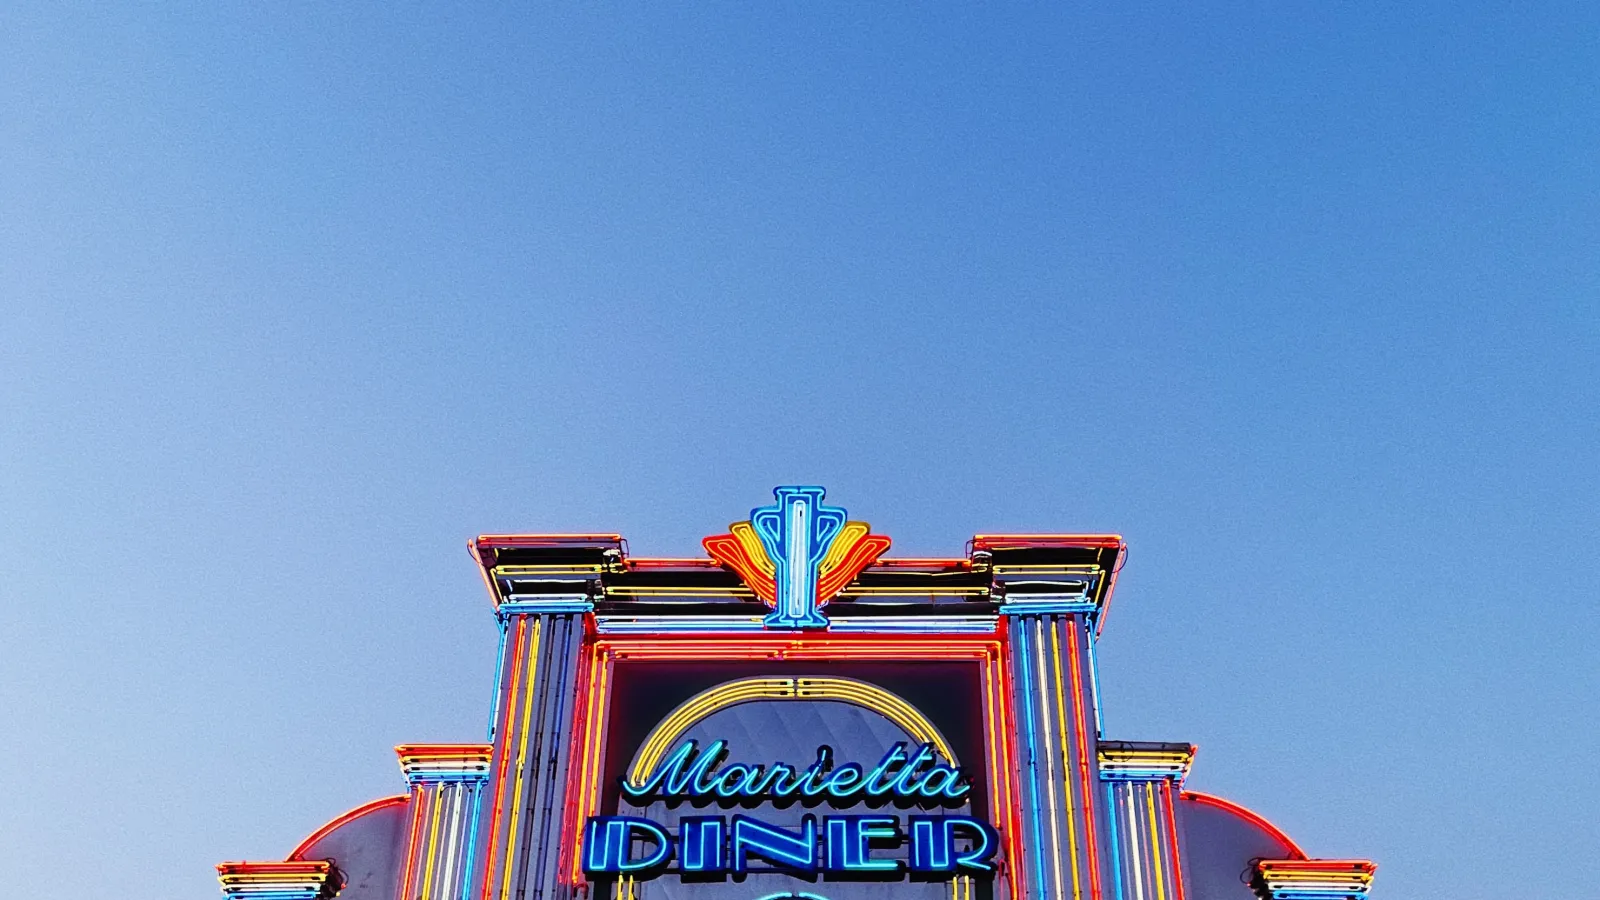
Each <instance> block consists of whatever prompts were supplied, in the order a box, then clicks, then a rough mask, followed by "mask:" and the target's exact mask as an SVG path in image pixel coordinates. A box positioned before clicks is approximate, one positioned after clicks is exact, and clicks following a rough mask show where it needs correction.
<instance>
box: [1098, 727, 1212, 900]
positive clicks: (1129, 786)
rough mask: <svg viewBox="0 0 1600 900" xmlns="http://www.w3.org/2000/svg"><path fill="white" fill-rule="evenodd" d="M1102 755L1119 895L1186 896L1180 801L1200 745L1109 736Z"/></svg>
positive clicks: (1175, 899)
mask: <svg viewBox="0 0 1600 900" xmlns="http://www.w3.org/2000/svg"><path fill="white" fill-rule="evenodd" d="M1097 757H1098V758H1097V762H1098V765H1099V769H1100V780H1101V782H1102V783H1104V785H1105V796H1106V805H1107V807H1108V808H1109V809H1108V815H1107V819H1108V823H1109V825H1110V828H1111V831H1112V879H1113V882H1114V884H1115V885H1116V893H1115V895H1114V896H1115V898H1116V900H1186V897H1187V894H1186V892H1185V890H1184V883H1183V858H1182V854H1181V847H1180V846H1179V843H1178V825H1177V820H1176V812H1175V809H1174V801H1175V800H1176V798H1177V794H1178V790H1179V788H1180V787H1181V786H1182V784H1183V779H1184V777H1185V776H1187V775H1188V773H1189V766H1190V764H1191V763H1192V762H1193V761H1194V746H1193V745H1192V744H1173V743H1132V742H1126V741H1105V742H1102V743H1101V744H1100V748H1099V751H1098V754H1097Z"/></svg>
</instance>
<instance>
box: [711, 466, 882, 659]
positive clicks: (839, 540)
mask: <svg viewBox="0 0 1600 900" xmlns="http://www.w3.org/2000/svg"><path fill="white" fill-rule="evenodd" d="M825 493H826V492H825V491H823V489H822V488H820V487H805V486H798V485H791V486H787V487H779V488H774V489H773V491H772V495H773V497H774V498H776V500H777V502H776V503H774V504H773V505H771V506H760V507H757V508H755V509H752V510H750V519H749V521H746V522H734V523H733V524H732V525H729V526H728V532H729V533H728V534H717V535H712V536H711V537H708V538H706V539H705V540H703V541H701V542H700V543H701V545H702V546H704V547H705V548H706V552H707V553H709V554H711V558H712V559H714V560H716V561H717V562H719V563H721V564H722V565H725V566H727V567H728V568H730V569H732V570H734V571H735V572H737V573H738V574H739V577H740V578H741V579H743V580H744V583H745V585H746V586H747V587H749V588H750V590H751V591H753V592H754V593H755V595H756V596H757V597H760V598H761V600H762V602H764V603H766V604H767V605H768V606H770V607H772V608H773V609H772V612H771V613H770V614H768V615H767V617H766V618H765V619H763V620H762V624H763V625H765V626H766V627H768V628H826V627H828V620H827V619H826V618H824V617H823V615H822V612H821V610H822V607H823V606H825V605H826V604H827V602H828V601H829V600H831V599H832V598H833V596H834V595H835V594H837V593H839V592H840V591H842V590H844V588H845V585H848V584H849V583H850V582H851V581H854V580H855V577H856V576H857V575H860V574H861V572H862V570H863V569H865V568H866V567H867V566H870V565H872V564H873V563H874V562H876V561H877V559H878V557H879V556H882V555H883V552H884V551H885V550H888V549H889V539H888V538H887V537H884V536H883V535H881V534H871V533H870V532H871V531H872V526H871V525H868V524H867V523H866V522H852V521H850V520H849V514H848V513H846V512H845V510H844V509H843V507H838V506H825V505H823V502H822V498H823V495H824V494H825Z"/></svg>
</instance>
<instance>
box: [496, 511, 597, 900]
mask: <svg viewBox="0 0 1600 900" xmlns="http://www.w3.org/2000/svg"><path fill="white" fill-rule="evenodd" d="M621 547H622V544H621V539H620V538H617V537H616V536H615V535H558V536H523V537H516V538H508V537H481V538H479V539H478V540H477V541H476V542H474V545H473V548H472V549H473V553H474V555H475V556H476V557H477V559H478V560H479V563H480V564H481V565H482V566H483V572H484V576H485V580H486V581H487V583H488V585H489V587H490V592H491V596H492V597H493V598H494V600H495V614H496V617H497V619H498V621H499V625H500V630H501V640H500V658H499V664H498V669H497V673H496V679H495V694H494V703H493V707H492V710H491V714H490V723H489V738H490V741H491V742H492V743H491V746H492V756H491V761H490V763H491V768H490V771H489V774H488V779H489V792H488V793H489V800H488V801H487V802H486V803H485V804H484V808H483V810H482V811H481V813H480V817H479V822H480V824H481V826H482V832H483V836H484V837H483V844H484V849H483V855H482V859H481V863H480V869H481V871H482V872H483V876H484V877H483V883H482V886H481V888H480V889H479V890H478V892H477V893H476V898H477V900H563V898H567V897H570V896H571V895H572V893H573V888H574V885H573V882H572V879H571V878H570V877H566V876H565V875H564V872H563V867H562V866H561V851H562V844H563V835H564V832H565V827H564V826H565V823H566V818H567V813H568V809H569V807H570V805H571V798H569V797H568V790H567V788H568V784H569V781H570V774H571V771H572V770H574V769H575V768H576V767H575V766H574V765H573V763H574V760H573V759H572V753H573V748H574V746H575V743H576V742H575V741H574V740H573V729H574V722H575V706H576V699H577V697H578V694H579V691H578V689H577V685H578V680H579V674H580V670H581V669H582V667H583V653H582V650H583V641H584V636H585V634H586V631H587V628H588V623H587V619H588V617H589V616H588V614H589V613H590V612H591V611H592V610H593V608H594V600H595V599H596V598H598V597H599V596H601V594H602V592H603V589H602V588H601V585H600V578H601V575H602V573H604V572H606V571H607V570H608V569H609V568H610V567H611V566H613V565H614V564H615V562H616V561H617V560H618V559H619V557H620V554H621ZM530 549H537V550H538V551H539V554H538V556H537V562H534V561H532V559H533V557H531V556H530V555H529V554H526V553H523V552H522V551H525V550H530Z"/></svg>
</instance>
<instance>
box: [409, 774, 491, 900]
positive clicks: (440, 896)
mask: <svg viewBox="0 0 1600 900" xmlns="http://www.w3.org/2000/svg"><path fill="white" fill-rule="evenodd" d="M490 749H491V748H490V746H489V745H488V744H402V745H401V746H399V747H396V748H395V752H396V753H397V754H399V756H400V770H401V771H402V772H404V773H405V776H406V783H407V784H408V785H410V787H411V800H410V804H409V805H410V807H411V819H410V822H409V824H408V826H407V833H406V857H405V866H404V868H403V869H402V874H401V881H400V898H401V900H468V898H469V897H470V896H471V892H472V884H473V879H474V876H475V875H476V866H475V865H474V858H475V855H476V850H477V835H478V815H479V812H480V809H481V807H482V803H483V790H484V786H485V785H486V784H487V783H488V780H489V754H490Z"/></svg>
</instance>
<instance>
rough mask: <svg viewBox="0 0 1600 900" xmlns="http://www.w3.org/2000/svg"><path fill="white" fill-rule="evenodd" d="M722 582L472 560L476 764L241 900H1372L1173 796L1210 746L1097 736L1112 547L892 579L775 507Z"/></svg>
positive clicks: (468, 752)
mask: <svg viewBox="0 0 1600 900" xmlns="http://www.w3.org/2000/svg"><path fill="white" fill-rule="evenodd" d="M774 494H775V502H774V503H773V504H771V505H769V506H764V507H760V508H757V509H755V510H753V511H752V513H751V516H750V518H749V519H748V520H745V521H741V522H737V523H735V524H734V525H733V526H731V527H730V528H729V530H728V532H727V533H726V534H720V535H716V536H713V537H709V538H706V539H705V541H704V546H705V550H706V553H707V555H706V556H705V557H697V558H688V559H651V558H639V557H634V556H631V555H629V553H628V551H627V544H626V542H625V541H623V539H622V538H621V537H619V536H617V535H486V536H483V537H480V538H478V539H476V540H475V541H473V542H472V544H471V551H472V555H473V558H474V559H475V560H476V562H477V564H478V565H479V566H480V568H481V570H482V572H483V577H484V583H485V585H486V586H487V587H488V591H489V596H490V599H491V600H493V602H494V610H495V617H496V621H497V622H498V624H499V631H500V641H499V649H498V651H497V654H498V661H499V662H498V667H497V675H496V688H495V696H496V698H497V701H496V704H495V708H494V711H493V714H492V716H491V721H490V722H489V730H488V739H487V741H486V742H484V743H481V744H450V745H428V744H418V745H407V746H401V747H398V748H397V752H398V754H399V763H400V770H401V774H402V775H403V777H404V784H405V788H406V790H405V793H403V794H400V795H398V796H394V797H388V798H384V799H381V800H376V801H374V802H372V803H369V804H367V805H365V806H362V807H359V808H357V809H354V810H351V811H350V812H348V813H345V814H344V815H341V816H338V817H337V818H335V819H333V820H332V821H331V822H329V823H328V824H327V825H326V826H324V827H323V828H321V829H319V830H318V831H317V832H316V833H314V834H312V835H310V836H309V837H307V838H306V839H305V840H304V841H302V842H301V844H300V846H298V847H296V848H294V849H293V850H292V851H291V852H290V853H289V854H288V855H287V856H286V857H285V858H284V860H283V861H281V862H235V863H224V864H222V865H221V866H219V867H218V870H219V872H220V875H221V881H222V885H223V892H224V893H225V894H227V895H228V896H229V897H231V898H238V900H247V898H249V900H314V898H330V897H334V896H337V897H339V898H341V900H580V898H581V900H601V898H617V900H647V898H648V900H782V898H808V900H979V898H983V900H990V898H994V900H999V898H1006V900H1023V898H1028V900H1044V898H1050V900H1249V898H1256V897H1263V898H1281V900H1312V898H1324V900H1326V898H1339V897H1346V898H1361V897H1365V896H1366V894H1367V891H1368V887H1369V885H1370V883H1371V880H1372V874H1373V870H1374V866H1373V865H1372V863H1370V862H1368V861H1365V860H1348V859H1312V858H1309V857H1308V856H1307V855H1306V853H1305V852H1303V851H1302V850H1301V849H1300V847H1299V846H1298V845H1296V844H1295V843H1294V841H1292V840H1290V839H1289V837H1288V836H1287V835H1285V834H1284V833H1283V832H1281V831H1279V830H1278V829H1277V828H1275V827H1273V826H1272V825H1271V824H1269V823H1268V822H1266V821H1265V820H1264V819H1262V818H1261V817H1260V816H1257V815H1255V814H1253V813H1251V812H1250V811H1248V810H1246V809H1243V808H1242V807H1240V806H1238V805H1236V804H1233V803H1230V802H1228V801H1226V800H1223V799H1220V798H1218V797H1213V796H1209V795H1207V794H1203V793H1199V792H1195V791H1191V790H1189V789H1187V787H1186V785H1185V780H1186V778H1187V776H1188V774H1189V768H1190V763H1191V761H1192V759H1193V757H1194V748H1193V746H1191V745H1190V744H1187V743H1184V742H1181V741H1178V742H1151V741H1129V740H1121V739H1120V738H1122V737H1125V736H1124V735H1106V734H1104V733H1102V729H1101V726H1100V722H1101V716H1100V698H1099V677H1098V673H1097V668H1096V664H1095V642H1096V640H1097V639H1098V637H1099V635H1100V633H1101V629H1102V628H1103V627H1104V625H1105V622H1106V613H1107V609H1108V607H1109V606H1110V603H1111V599H1112V596H1113V594H1114V591H1115V588H1116V580H1117V571H1118V568H1119V567H1120V566H1121V564H1122V561H1123V559H1124V555H1125V545H1124V543H1123V540H1122V538H1121V537H1119V536H1117V535H1066V534H1063V535H978V536H976V537H974V538H973V539H972V541H971V542H970V543H969V544H968V545H967V547H966V548H965V552H964V553H963V554H962V555H960V556H952V557H948V558H936V559H904V558H895V557H893V556H889V555H887V553H888V550H889V546H890V541H889V539H888V538H886V537H883V536H881V535H876V534H873V533H872V532H871V529H870V527H869V526H867V525H866V524H865V523H863V522H857V521H852V520H850V519H849V518H848V517H847V516H846V515H845V511H844V510H843V509H840V508H837V507H833V506H829V505H827V504H826V503H825V502H824V499H823V491H822V489H820V488H814V487H782V488H778V489H777V490H776V491H775V492H774Z"/></svg>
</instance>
